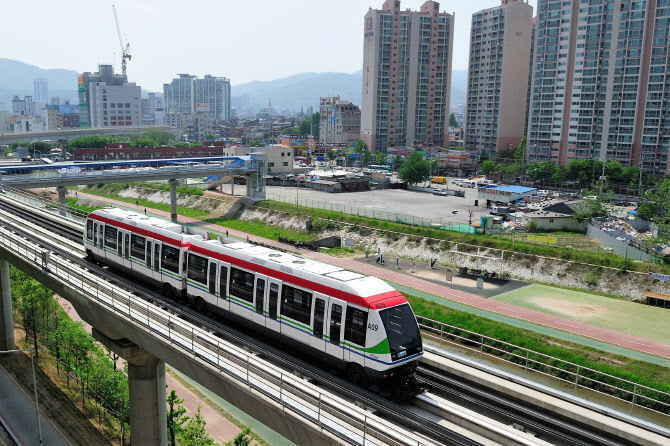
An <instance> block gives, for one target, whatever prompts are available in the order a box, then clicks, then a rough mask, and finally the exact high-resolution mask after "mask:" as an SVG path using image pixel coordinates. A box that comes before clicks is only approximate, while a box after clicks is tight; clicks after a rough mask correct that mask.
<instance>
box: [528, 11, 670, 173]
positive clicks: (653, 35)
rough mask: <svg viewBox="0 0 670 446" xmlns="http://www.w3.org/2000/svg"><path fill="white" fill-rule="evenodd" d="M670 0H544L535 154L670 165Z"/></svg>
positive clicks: (534, 102) (535, 71) (536, 65)
mask: <svg viewBox="0 0 670 446" xmlns="http://www.w3.org/2000/svg"><path fill="white" fill-rule="evenodd" d="M669 39H670V0H647V1H630V0H581V1H579V2H578V1H572V2H568V1H565V0H563V1H559V0H539V1H538V17H537V34H536V37H535V48H534V54H533V62H532V65H533V66H532V81H531V82H532V85H531V93H530V102H529V116H528V130H527V132H528V158H529V160H530V161H554V162H557V163H561V164H565V163H567V162H569V161H572V160H575V159H582V160H583V159H591V158H593V159H600V160H604V161H619V162H621V164H622V165H623V166H631V165H639V166H640V167H641V168H642V169H644V170H646V171H648V172H652V173H658V174H660V173H666V172H667V170H668V147H669V145H670V125H669V124H670V120H669V119H670V117H669V116H668V110H667V107H668V102H669V100H670V77H668V76H666V73H667V72H668V70H669V67H668V52H669V48H670V46H669Z"/></svg>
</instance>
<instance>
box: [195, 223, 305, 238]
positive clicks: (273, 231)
mask: <svg viewBox="0 0 670 446" xmlns="http://www.w3.org/2000/svg"><path fill="white" fill-rule="evenodd" d="M205 221H206V222H208V223H213V224H216V225H220V226H223V227H226V228H230V229H237V230H238V231H244V232H247V233H249V234H252V235H257V236H259V237H265V238H268V239H270V240H279V237H285V238H289V239H291V240H295V241H298V242H312V241H314V240H316V239H317V237H315V236H313V235H310V234H305V233H297V232H293V231H288V230H285V229H279V228H275V227H273V226H270V225H268V224H267V223H265V222H263V221H261V220H257V219H255V220H237V219H231V218H225V219H224V218H208V219H206V220H205Z"/></svg>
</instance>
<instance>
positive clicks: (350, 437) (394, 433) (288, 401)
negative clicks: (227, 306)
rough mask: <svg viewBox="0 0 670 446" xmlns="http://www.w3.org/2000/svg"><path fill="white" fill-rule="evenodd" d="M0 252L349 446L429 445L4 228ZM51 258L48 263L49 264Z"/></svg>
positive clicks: (0, 229) (1, 232)
mask: <svg viewBox="0 0 670 446" xmlns="http://www.w3.org/2000/svg"><path fill="white" fill-rule="evenodd" d="M0 249H3V250H6V251H8V252H11V253H12V254H13V255H15V256H18V257H21V258H23V259H25V260H26V261H27V262H29V263H32V264H34V265H35V266H36V267H37V268H40V267H41V268H42V269H44V270H45V271H47V272H48V273H49V274H51V275H54V276H56V277H57V279H58V280H61V281H62V282H63V283H65V284H66V285H67V286H69V287H70V288H72V289H73V290H76V291H77V292H79V293H81V294H82V295H84V296H87V297H88V298H89V299H91V300H93V301H95V302H96V303H97V304H98V305H100V306H102V307H105V308H107V309H108V311H110V312H113V313H116V315H117V317H119V318H122V319H126V320H128V321H132V323H134V324H137V325H139V326H141V327H142V329H143V331H144V332H145V333H146V334H150V335H151V336H154V337H157V338H159V339H162V340H163V341H164V342H166V343H169V345H170V346H171V348H173V349H176V350H181V351H183V352H185V353H186V354H187V355H189V356H191V357H192V358H193V359H194V360H196V358H197V360H199V361H203V362H205V363H206V364H207V365H208V366H209V367H210V370H211V371H212V373H213V374H218V375H220V377H221V379H225V380H228V381H233V382H236V383H238V385H241V386H244V387H246V388H248V389H249V390H250V391H254V392H258V393H261V394H263V395H264V396H265V397H267V398H269V399H272V400H273V401H274V402H275V403H277V404H278V405H280V406H281V407H282V410H283V411H285V412H291V413H293V414H294V415H295V416H297V417H300V418H302V419H304V420H305V421H306V422H310V423H313V425H314V426H316V427H317V428H318V429H320V430H324V431H328V432H330V433H331V434H332V435H335V436H337V437H338V438H340V439H341V440H342V441H344V442H345V443H350V444H358V445H369V444H372V445H375V444H376V445H382V444H388V445H393V446H420V445H424V444H428V443H426V441H425V440H421V439H419V438H418V437H417V436H413V435H408V433H407V431H405V430H404V429H403V428H399V427H397V426H395V425H394V424H392V423H391V422H387V421H385V420H382V419H381V418H379V417H377V416H375V415H372V414H370V413H369V412H367V410H365V409H360V408H358V407H356V406H355V405H353V404H351V403H347V402H345V401H344V400H342V399H340V398H338V397H336V396H333V395H332V394H330V393H327V392H323V391H321V390H320V389H319V388H318V387H316V386H313V385H310V384H308V383H306V382H305V381H304V380H301V379H298V378H296V377H295V376H294V375H293V374H292V373H290V372H286V371H284V370H282V369H280V368H278V367H275V366H273V365H271V364H270V363H268V362H266V361H264V360H263V359H261V358H258V357H257V356H255V355H253V354H251V353H249V352H247V351H245V350H244V349H242V348H239V347H236V346H234V345H232V344H230V343H228V342H226V341H224V340H221V339H219V338H218V337H216V336H214V335H213V334H211V333H210V332H208V331H206V330H204V329H200V328H198V327H195V326H193V325H191V324H189V323H188V322H186V321H184V320H183V319H181V318H180V317H179V315H174V314H170V313H169V312H167V311H165V310H163V309H161V308H158V307H156V306H154V305H152V304H150V303H149V302H145V301H143V300H139V299H137V298H136V297H135V296H134V295H132V294H131V293H129V292H126V291H124V290H121V289H119V288H116V287H115V286H113V285H112V284H110V283H107V282H105V281H101V280H99V279H98V278H97V277H96V276H94V275H91V274H90V273H87V272H86V271H84V270H83V269H81V268H79V267H78V266H77V265H75V264H72V263H70V262H69V261H67V260H65V259H61V258H59V257H58V256H46V255H45V253H46V252H47V251H46V250H45V249H43V248H41V247H39V246H38V245H36V244H34V243H31V242H29V241H28V240H24V239H20V238H18V237H16V234H14V233H13V232H12V231H11V230H10V229H7V228H5V227H0ZM47 259H48V260H47Z"/></svg>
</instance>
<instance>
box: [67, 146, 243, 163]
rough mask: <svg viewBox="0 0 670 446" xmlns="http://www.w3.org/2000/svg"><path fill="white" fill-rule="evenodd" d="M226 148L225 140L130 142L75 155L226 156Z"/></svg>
mask: <svg viewBox="0 0 670 446" xmlns="http://www.w3.org/2000/svg"><path fill="white" fill-rule="evenodd" d="M225 149H226V147H225V143H224V142H223V141H213V142H212V143H208V145H207V146H202V147H130V144H129V143H110V144H107V147H105V148H95V149H92V148H86V149H74V154H73V156H74V160H75V161H104V160H143V159H162V158H190V157H196V158H200V157H208V156H224V151H225ZM234 156H238V155H234Z"/></svg>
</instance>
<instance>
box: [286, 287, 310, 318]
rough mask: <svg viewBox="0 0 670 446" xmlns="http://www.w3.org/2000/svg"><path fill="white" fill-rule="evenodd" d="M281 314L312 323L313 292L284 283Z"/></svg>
mask: <svg viewBox="0 0 670 446" xmlns="http://www.w3.org/2000/svg"><path fill="white" fill-rule="evenodd" d="M281 314H282V315H285V316H288V317H290V318H291V319H294V320H296V321H298V322H302V323H303V324H307V325H310V317H311V315H312V293H308V292H307V291H303V290H299V289H298V288H293V287H292V286H288V285H284V286H283V287H282V290H281Z"/></svg>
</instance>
